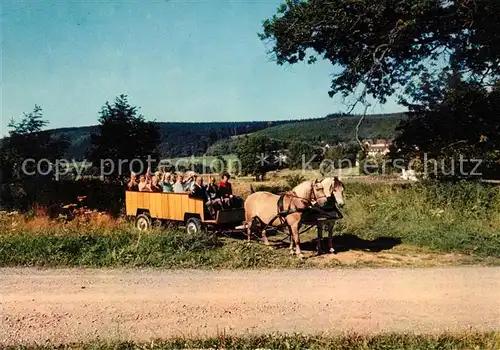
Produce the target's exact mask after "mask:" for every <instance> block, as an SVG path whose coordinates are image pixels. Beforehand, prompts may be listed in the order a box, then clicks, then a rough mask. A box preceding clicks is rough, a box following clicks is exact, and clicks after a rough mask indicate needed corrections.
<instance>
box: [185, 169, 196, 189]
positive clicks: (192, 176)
mask: <svg viewBox="0 0 500 350" xmlns="http://www.w3.org/2000/svg"><path fill="white" fill-rule="evenodd" d="M196 178H197V176H196V173H195V172H194V171H188V172H187V173H186V181H185V182H184V184H183V186H184V191H186V192H191V191H192V190H193V188H194V185H195V183H196Z"/></svg>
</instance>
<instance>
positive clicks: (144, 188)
mask: <svg viewBox="0 0 500 350" xmlns="http://www.w3.org/2000/svg"><path fill="white" fill-rule="evenodd" d="M138 188H139V191H141V192H147V191H149V188H148V184H147V182H146V176H144V175H141V176H139V186H138Z"/></svg>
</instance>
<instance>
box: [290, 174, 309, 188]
mask: <svg viewBox="0 0 500 350" xmlns="http://www.w3.org/2000/svg"><path fill="white" fill-rule="evenodd" d="M285 180H286V184H287V186H288V187H289V188H294V187H295V186H297V185H299V184H301V183H302V182H304V181H306V178H305V177H304V176H302V175H300V174H292V175H287V176H286V177H285Z"/></svg>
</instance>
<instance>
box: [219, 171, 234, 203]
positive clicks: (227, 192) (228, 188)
mask: <svg viewBox="0 0 500 350" xmlns="http://www.w3.org/2000/svg"><path fill="white" fill-rule="evenodd" d="M221 178H222V179H221V181H220V182H219V185H218V187H219V197H221V201H222V203H223V204H225V205H227V206H231V199H232V198H233V186H232V185H231V183H230V182H229V179H230V178H231V175H229V173H228V172H227V171H225V172H223V173H222V175H221Z"/></svg>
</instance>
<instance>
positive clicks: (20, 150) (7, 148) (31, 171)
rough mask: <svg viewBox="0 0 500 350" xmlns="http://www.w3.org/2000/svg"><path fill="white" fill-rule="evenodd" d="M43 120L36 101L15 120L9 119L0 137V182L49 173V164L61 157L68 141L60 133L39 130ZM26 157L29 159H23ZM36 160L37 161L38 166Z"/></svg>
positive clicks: (44, 124) (44, 123)
mask: <svg viewBox="0 0 500 350" xmlns="http://www.w3.org/2000/svg"><path fill="white" fill-rule="evenodd" d="M47 124H48V121H47V120H45V119H43V111H42V108H41V107H40V106H38V105H35V107H34V109H33V111H32V112H30V113H27V114H26V113H23V117H22V118H21V120H20V121H19V122H16V121H15V120H14V119H11V121H10V123H9V125H8V127H9V129H10V130H9V136H8V137H7V138H5V139H3V140H2V144H1V146H0V163H1V176H0V178H1V182H11V181H13V180H19V179H23V178H26V177H27V176H35V177H39V176H40V175H41V173H44V174H51V172H50V171H49V170H50V169H49V168H50V167H51V166H52V164H54V163H55V161H56V160H57V159H59V158H60V157H62V155H63V154H64V151H65V149H66V148H67V147H68V145H69V142H68V140H67V139H66V138H64V137H53V136H52V135H51V134H50V133H48V132H46V131H43V128H44V127H45V126H47ZM28 159H32V160H33V161H30V162H26V163H24V162H25V160H28ZM41 160H43V161H41ZM23 163H24V167H23ZM36 164H39V167H38V169H37V165H36ZM23 168H24V169H23ZM38 170H41V171H38Z"/></svg>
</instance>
